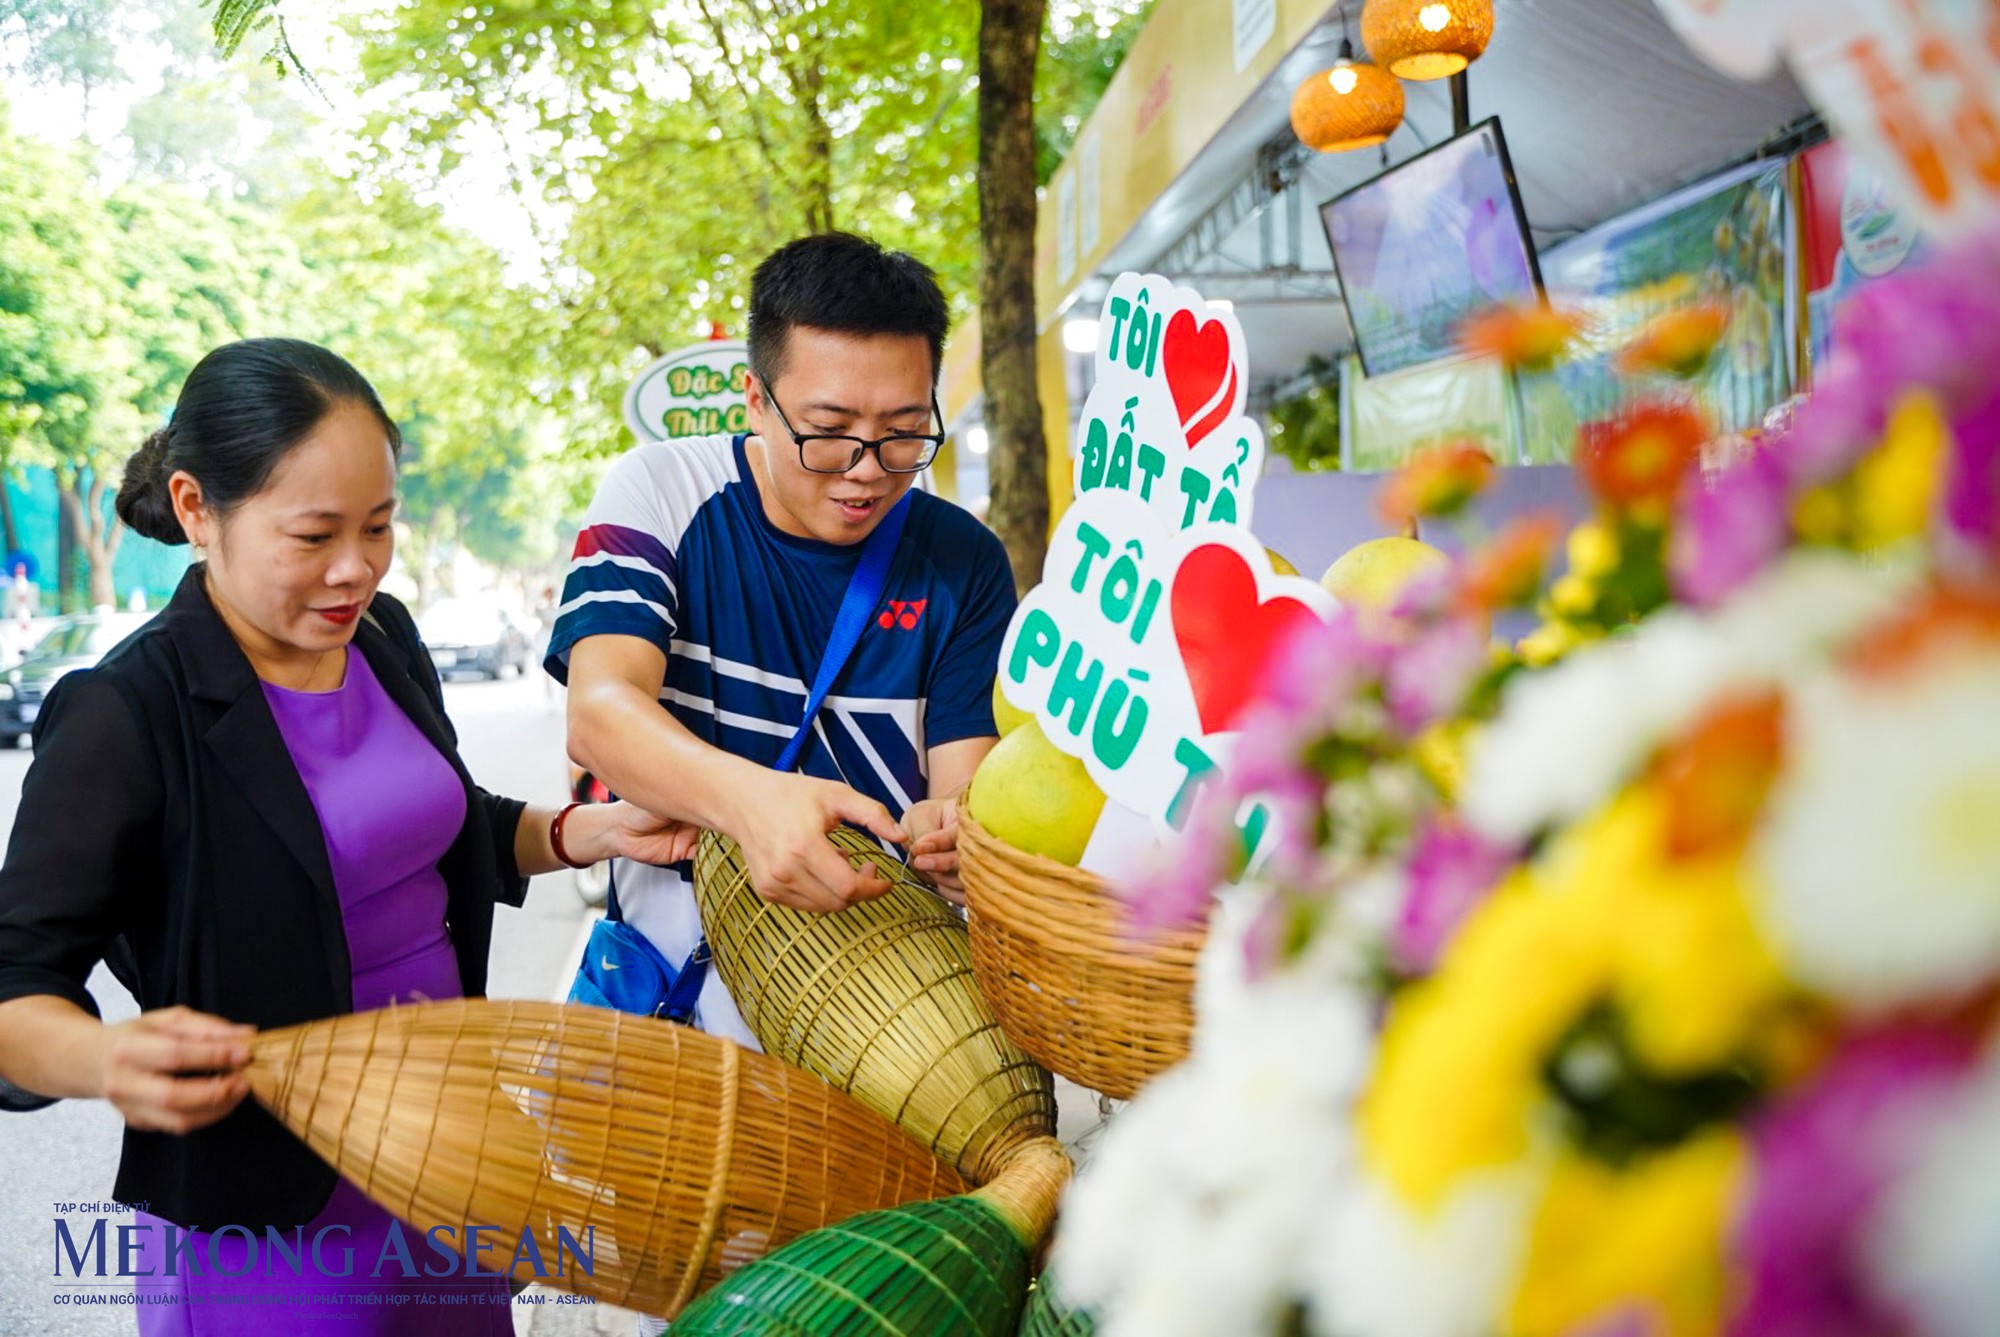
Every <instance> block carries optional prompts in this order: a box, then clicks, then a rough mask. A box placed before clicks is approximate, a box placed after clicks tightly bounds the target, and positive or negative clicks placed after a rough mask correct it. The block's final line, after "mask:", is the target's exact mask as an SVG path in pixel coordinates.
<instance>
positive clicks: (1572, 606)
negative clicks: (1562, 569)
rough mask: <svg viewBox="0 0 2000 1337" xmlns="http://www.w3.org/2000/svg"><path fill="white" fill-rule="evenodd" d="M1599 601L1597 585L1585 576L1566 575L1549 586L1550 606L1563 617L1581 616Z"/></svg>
mask: <svg viewBox="0 0 2000 1337" xmlns="http://www.w3.org/2000/svg"><path fill="white" fill-rule="evenodd" d="M1596 603H1597V587H1596V586H1595V585H1593V584H1591V583H1590V582H1589V581H1587V580H1585V579H1584V578H1583V577H1581V576H1578V575H1575V574H1571V575H1567V576H1564V577H1563V578H1562V579H1561V580H1558V581H1557V582H1556V583H1555V584H1553V585H1551V586H1550V587H1549V607H1550V608H1552V609H1554V610H1555V611H1556V613H1558V614H1560V615H1561V616H1563V617H1581V616H1582V615H1583V614H1585V613H1588V612H1589V611H1590V610H1591V609H1592V608H1593V607H1594V606H1595V605H1596Z"/></svg>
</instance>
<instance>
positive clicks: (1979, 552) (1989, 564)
mask: <svg viewBox="0 0 2000 1337" xmlns="http://www.w3.org/2000/svg"><path fill="white" fill-rule="evenodd" d="M1951 436H1952V444H1951V455H1950V457H1949V459H1948V460H1947V462H1946V464H1945V471H1944V489H1943V490H1944V533H1943V534H1942V535H1941V536H1940V538H1941V540H1942V541H1941V544H1940V548H1941V552H1940V554H1939V556H1940V565H1941V566H1942V567H1943V568H1944V570H1945V571H1946V572H1947V573H1948V574H1950V575H1952V576H1955V577H1957V578H1959V579H1961V580H1965V581H1967V582H1969V583H1974V584H1984V585H1993V584H2000V389H1996V388H1993V387H1989V393H1988V394H1987V395H1986V397H1985V400H1984V402H1983V403H1981V404H1979V405H1978V406H1977V407H1976V408H1974V409H1972V410H1971V411H1970V412H1967V413H1963V414H1960V415H1959V416H1957V417H1955V418H1954V419H1953V420H1952V424H1951Z"/></svg>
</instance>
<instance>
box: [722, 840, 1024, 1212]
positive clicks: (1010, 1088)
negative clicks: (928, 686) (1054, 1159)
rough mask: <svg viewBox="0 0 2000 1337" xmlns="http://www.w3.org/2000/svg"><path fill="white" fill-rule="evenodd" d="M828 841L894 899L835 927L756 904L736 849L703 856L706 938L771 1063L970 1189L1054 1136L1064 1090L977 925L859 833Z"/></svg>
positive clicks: (838, 918) (865, 906) (865, 905)
mask: <svg viewBox="0 0 2000 1337" xmlns="http://www.w3.org/2000/svg"><path fill="white" fill-rule="evenodd" d="M829 839H830V840H832V841H833V843H834V844H835V845H836V846H838V847H839V848H840V851H841V853H843V854H845V855H846V856H847V857H848V858H849V860H850V861H859V860H863V859H866V860H869V861H871V862H873V863H874V864H875V865H876V867H877V868H879V869H880V870H881V873H882V876H883V877H885V878H886V879H888V881H889V884H890V889H889V892H888V893H887V894H886V895H884V896H882V897H880V898H878V899H876V900H872V901H863V902H862V903H860V904H859V905H854V906H850V907H848V908H847V909H845V910H841V911H839V912H837V913H835V914H825V915H821V914H809V913H806V912H804V911H801V910H794V909H791V908H790V907H788V906H782V905H772V904H771V903H770V902H768V901H766V900H764V899H763V898H762V897H760V896H758V895H757V892H756V889H755V888H754V887H752V886H751V885H750V878H749V874H748V873H747V872H746V871H745V869H744V864H743V855H742V851H741V850H739V849H738V848H737V846H736V844H735V842H733V841H731V840H729V839H727V838H726V837H723V836H718V835H715V834H714V833H712V832H711V833H710V834H708V835H706V836H704V837H702V841H701V848H700V850H699V852H698V853H697V854H696V856H695V895H696V897H697V899H698V900H699V901H700V903H701V922H702V927H703V929H705V930H706V931H707V933H708V941H709V945H710V946H711V947H712V948H713V949H714V951H715V964H716V968H717V969H718V970H720V971H721V972H722V978H723V981H724V982H725V983H726V984H728V986H729V992H730V994H731V995H732V996H733V997H734V998H735V1000H736V1005H737V1007H738V1008H740V1009H741V1010H742V1013H743V1018H744V1020H745V1021H746V1022H747V1023H749V1026H750V1030H751V1032H752V1033H753V1034H755V1035H756V1037H757V1040H758V1043H760V1044H761V1045H763V1047H764V1050H765V1052H766V1053H768V1054H772V1055H774V1056H776V1057H778V1058H782V1059H784V1060H785V1061H786V1062H788V1063H794V1064H797V1065H798V1066H799V1067H801V1068H804V1069H806V1070H807V1071H808V1072H813V1073H817V1074H819V1075H820V1076H821V1077H823V1078H825V1079H826V1080H827V1082H828V1083H830V1084H831V1085H832V1086H833V1087H834V1088H835V1089H836V1090H840V1091H845V1092H847V1093H848V1094H849V1095H852V1096H853V1097H854V1098H855V1099H857V1100H859V1101H860V1102H861V1103H862V1104H864V1105H867V1106H868V1107H869V1108H871V1109H874V1110H877V1111H879V1112H880V1113H882V1114H884V1115H886V1116H888V1117H889V1118H891V1119H894V1120H895V1121H896V1122H897V1123H898V1124H899V1125H901V1126H902V1128H903V1129H904V1130H905V1131H906V1132H908V1133H909V1134H910V1135H911V1136H912V1137H914V1138H916V1139H917V1140H918V1141H919V1142H921V1143H923V1144H924V1145H925V1146H927V1147H929V1148H930V1149H931V1150H932V1151H934V1152H935V1153H936V1154H937V1155H938V1157H939V1158H940V1159H941V1160H943V1161H945V1162H946V1163H947V1164H951V1165H955V1166H957V1167H958V1170H959V1173H960V1174H962V1175H964V1176H965V1178H966V1180H967V1181H968V1182H969V1183H973V1184H982V1183H985V1182H986V1181H987V1180H989V1179H991V1178H992V1177H993V1176H994V1175H995V1174H997V1173H999V1171H1000V1169H1001V1167H1002V1166H1004V1165H1005V1164H1006V1163H1007V1158H1008V1156H1009V1155H1011V1154H1012V1152H1013V1150H1014V1149H1015V1148H1016V1147H1018V1146H1020V1145H1021V1144H1023V1143H1025V1142H1027V1141H1029V1140H1030V1139H1033V1138H1037V1137H1046V1136H1048V1135H1050V1134H1052V1133H1053V1132H1054V1131H1055V1093H1054V1085H1053V1082H1052V1080H1051V1079H1050V1077H1049V1074H1048V1073H1047V1072H1045V1071H1044V1070H1043V1069H1042V1068H1041V1067H1040V1066H1039V1065H1038V1064H1037V1063H1036V1062H1035V1061H1034V1060H1033V1059H1031V1058H1029V1057H1028V1056H1027V1054H1025V1053H1023V1052H1022V1051H1021V1049H1020V1047H1019V1046H1018V1045H1016V1044H1015V1043H1014V1042H1013V1041H1012V1040H1010V1039H1008V1038H1007V1035H1006V1033H1005V1032H1004V1031H1002V1030H1001V1029H1000V1023H999V1022H998V1021H997V1020H996V1019H995V1018H994V1016H993V1010H992V1008H991V1007H990V1006H988V1004H987V1002H986V999H985V998H984V997H983V996H981V994H980V992H979V986H978V983H977V981H976V980H975V978H974V976H973V973H972V947H971V943H970V941H969V940H968V938H967V936H966V929H965V924H964V923H963V922H962V921H961V920H960V919H959V917H958V916H957V915H956V914H954V913H953V912H952V910H951V908H950V907H949V906H948V905H946V904H945V903H944V901H942V900H941V899H939V897H938V895H937V893H935V892H933V891H932V890H931V889H930V888H928V887H926V886H924V885H923V884H922V883H921V882H919V881H917V879H916V877H915V876H914V875H913V874H912V873H911V872H910V871H909V870H908V869H907V868H905V867H904V866H903V864H902V862H901V861H900V860H898V859H897V858H896V857H895V856H894V855H892V854H890V853H888V852H887V851H885V850H883V849H882V848H881V847H880V846H879V845H877V844H875V842H874V841H873V840H871V839H869V838H868V837H867V836H864V835H862V834H861V833H859V832H857V831H853V830H850V829H848V828H845V827H843V828H841V829H840V830H838V831H835V832H834V833H833V834H832V835H831V836H830V837H829Z"/></svg>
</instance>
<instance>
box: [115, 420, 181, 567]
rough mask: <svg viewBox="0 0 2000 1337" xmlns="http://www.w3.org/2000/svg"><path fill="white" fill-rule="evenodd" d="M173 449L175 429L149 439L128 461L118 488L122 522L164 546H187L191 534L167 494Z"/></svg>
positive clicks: (168, 428) (165, 430)
mask: <svg viewBox="0 0 2000 1337" xmlns="http://www.w3.org/2000/svg"><path fill="white" fill-rule="evenodd" d="M172 445H173V428H172V427H171V426H168V427H162V428H161V429H160V430H159V431H157V432H155V433H153V434H152V435H151V436H149V437H147V438H146V443H145V444H144V445H142V446H140V447H139V449H138V450H136V451H134V452H133V454H132V457H131V458H130V459H128V460H126V461H125V481H124V482H122V483H120V484H119V485H118V501H117V503H116V505H117V509H118V518H119V519H120V520H123V521H124V522H125V523H126V524H127V525H129V526H130V527H131V528H132V530H133V532H134V533H137V534H143V535H144V536H145V537H147V538H149V539H155V540H158V541H159V542H161V543H186V542H187V541H188V539H187V532H186V531H185V530H183V529H182V528H181V521H180V517H179V516H177V515H175V514H174V499H173V496H172V494H171V493H169V492H168V491H167V480H168V479H169V478H171V477H173V474H174V469H173V465H172V464H171V463H170V462H169V461H168V459H167V452H168V449H169V448H170V447H171V446H172Z"/></svg>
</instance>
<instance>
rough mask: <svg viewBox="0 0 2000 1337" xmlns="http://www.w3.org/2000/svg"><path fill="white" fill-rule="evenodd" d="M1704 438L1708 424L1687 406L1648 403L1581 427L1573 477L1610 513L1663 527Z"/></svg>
mask: <svg viewBox="0 0 2000 1337" xmlns="http://www.w3.org/2000/svg"><path fill="white" fill-rule="evenodd" d="M1707 436H1708V427H1707V425H1706V424H1705V423H1703V422H1702V420H1701V415H1700V414H1699V413H1697V412H1696V411H1695V410H1694V408H1693V407H1691V406H1690V405H1688V404H1686V403H1683V402H1679V401H1662V400H1646V401H1643V402H1641V403H1638V404H1635V405H1633V406H1632V407H1630V408H1628V409H1626V410H1624V411H1623V412H1621V413H1619V414H1617V415H1616V416H1614V417H1611V418H1607V419H1604V420H1602V421H1599V422H1594V423H1590V424H1587V425H1586V426H1585V427H1584V428H1583V431H1582V433H1581V435H1580V436H1579V437H1578V440H1577V453H1576V464H1577V472H1578V473H1580V474H1581V475H1582V477H1583V481H1584V484H1585V485H1586V486H1587V487H1589V489H1590V490H1591V492H1592V493H1594V494H1595V495H1596V497H1597V498H1598V500H1599V501H1601V502H1603V503H1604V504H1605V505H1606V506H1608V507H1610V508H1611V509H1612V510H1613V511H1615V512H1619V513H1621V514H1626V515H1630V516H1632V517H1633V518H1634V519H1635V520H1638V521H1640V522H1642V523H1646V524H1664V523H1665V522H1666V519H1667V516H1668V512H1669V511H1670V510H1671V508H1672V507H1673V504H1674V501H1675V499H1676V498H1677V497H1679V496H1680V494H1681V490H1682V488H1683V487H1684V486H1686V483H1687V480H1688V477H1689V475H1690V474H1691V473H1692V472H1693V470H1694V468H1695V465H1696V463H1697V462H1698V461H1699V460H1700V458H1701V443H1702V442H1703V441H1704V440H1705V439H1706V438H1707Z"/></svg>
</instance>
